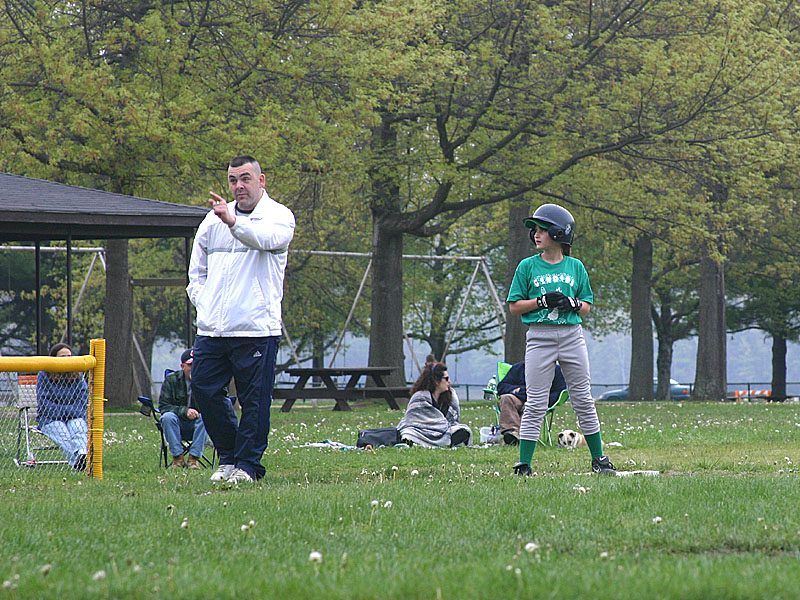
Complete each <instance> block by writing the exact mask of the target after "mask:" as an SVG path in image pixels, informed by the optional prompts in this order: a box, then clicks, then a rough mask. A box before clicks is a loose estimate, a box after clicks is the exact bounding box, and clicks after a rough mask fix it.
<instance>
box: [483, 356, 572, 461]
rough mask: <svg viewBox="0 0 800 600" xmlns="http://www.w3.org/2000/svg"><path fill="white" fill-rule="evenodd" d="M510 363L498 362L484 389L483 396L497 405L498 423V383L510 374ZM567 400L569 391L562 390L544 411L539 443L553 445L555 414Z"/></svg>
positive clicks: (495, 407)
mask: <svg viewBox="0 0 800 600" xmlns="http://www.w3.org/2000/svg"><path fill="white" fill-rule="evenodd" d="M512 366H513V365H511V364H510V363H507V362H503V361H500V362H498V363H497V373H496V374H495V375H493V376H492V379H490V380H489V383H488V384H487V385H486V387H485V388H484V389H483V397H484V399H485V400H492V399H493V400H494V402H495V406H494V410H495V413H496V414H495V418H496V419H497V424H498V425H499V424H500V395H499V394H498V393H497V384H498V383H500V382H501V381H503V378H504V377H505V376H506V375H508V372H509V371H510V370H511V367H512ZM567 400H569V391H568V390H562V391H561V394H559V396H558V400H557V401H556V402H555V404H553V406H549V407H548V408H547V412H545V413H544V421H543V422H542V430H541V432H540V433H539V443H541V444H546V445H548V446H552V445H553V438H552V435H551V429H552V428H553V417H554V416H555V412H556V409H557V408H558V407H559V406H561V405H562V404H564V403H565V402H566V401H567Z"/></svg>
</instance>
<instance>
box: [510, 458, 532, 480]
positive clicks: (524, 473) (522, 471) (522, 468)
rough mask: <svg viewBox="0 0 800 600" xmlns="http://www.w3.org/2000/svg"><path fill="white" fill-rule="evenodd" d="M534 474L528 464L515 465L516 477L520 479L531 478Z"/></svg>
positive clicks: (519, 463)
mask: <svg viewBox="0 0 800 600" xmlns="http://www.w3.org/2000/svg"><path fill="white" fill-rule="evenodd" d="M532 474H533V471H532V470H531V466H530V465H529V464H528V463H524V462H518V463H517V464H515V465H514V475H519V476H520V477H530V476H531V475H532Z"/></svg>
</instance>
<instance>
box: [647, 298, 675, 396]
mask: <svg viewBox="0 0 800 600" xmlns="http://www.w3.org/2000/svg"><path fill="white" fill-rule="evenodd" d="M651 311H652V313H653V322H654V323H655V326H656V336H657V337H658V350H657V355H656V371H657V375H658V388H657V389H656V396H655V399H656V400H669V399H670V385H669V380H670V375H671V374H672V353H673V344H674V342H675V340H674V339H673V335H672V304H671V303H670V301H669V299H665V298H661V307H660V314H659V312H657V311H656V310H655V309H654V307H652V306H651Z"/></svg>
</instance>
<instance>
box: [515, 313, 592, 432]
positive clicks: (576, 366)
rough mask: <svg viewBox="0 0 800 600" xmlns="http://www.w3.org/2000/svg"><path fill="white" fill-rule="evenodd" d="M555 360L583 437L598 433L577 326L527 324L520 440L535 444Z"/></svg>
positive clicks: (585, 355) (583, 343)
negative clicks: (524, 397)
mask: <svg viewBox="0 0 800 600" xmlns="http://www.w3.org/2000/svg"><path fill="white" fill-rule="evenodd" d="M556 361H558V362H559V364H560V365H561V371H562V372H563V373H564V379H565V380H566V382H567V389H568V390H569V400H570V403H571V404H572V410H573V411H575V415H576V416H577V417H578V424H579V425H580V428H581V432H582V433H583V435H592V434H594V433H597V432H598V431H600V421H599V420H598V418H597V409H596V408H595V405H594V398H592V388H591V385H590V376H589V352H588V351H587V350H586V340H584V339H583V327H581V326H580V325H530V326H529V327H528V332H527V333H526V334H525V383H526V386H527V387H526V391H527V396H528V399H527V401H526V402H525V411H524V412H523V413H522V422H521V423H520V428H519V431H520V435H519V437H520V439H521V440H529V441H533V442H535V441H537V440H538V439H539V433H540V431H541V428H542V420H543V419H544V414H545V412H546V411H547V401H548V398H549V394H550V386H551V384H552V383H553V374H554V373H555V368H556Z"/></svg>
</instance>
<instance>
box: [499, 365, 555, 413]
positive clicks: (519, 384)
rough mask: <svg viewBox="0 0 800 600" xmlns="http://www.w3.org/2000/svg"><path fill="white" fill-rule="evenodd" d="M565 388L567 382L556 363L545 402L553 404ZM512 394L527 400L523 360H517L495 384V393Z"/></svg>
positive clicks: (500, 394) (549, 404)
mask: <svg viewBox="0 0 800 600" xmlns="http://www.w3.org/2000/svg"><path fill="white" fill-rule="evenodd" d="M565 389H567V382H566V381H565V380H564V374H563V373H561V366H560V365H556V372H555V375H553V385H551V386H550V399H549V400H548V402H547V405H548V406H553V404H555V403H556V402H558V397H559V396H560V395H561V392H562V390H565ZM503 394H514V395H515V396H516V397H517V398H519V399H520V400H522V401H523V402H524V401H525V400H527V398H528V396H527V394H526V393H525V362H524V361H523V362H518V363H516V364H515V365H514V366H512V367H511V368H510V369H509V370H508V373H506V376H505V377H503V379H502V380H501V381H500V383H498V384H497V395H498V396H502V395H503Z"/></svg>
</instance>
